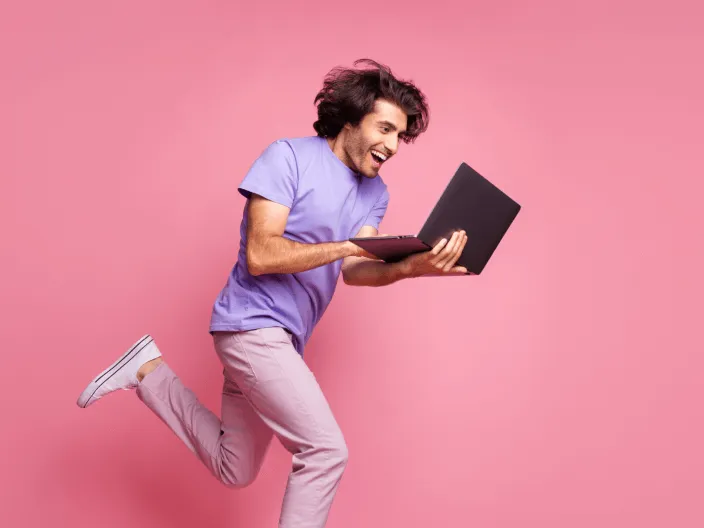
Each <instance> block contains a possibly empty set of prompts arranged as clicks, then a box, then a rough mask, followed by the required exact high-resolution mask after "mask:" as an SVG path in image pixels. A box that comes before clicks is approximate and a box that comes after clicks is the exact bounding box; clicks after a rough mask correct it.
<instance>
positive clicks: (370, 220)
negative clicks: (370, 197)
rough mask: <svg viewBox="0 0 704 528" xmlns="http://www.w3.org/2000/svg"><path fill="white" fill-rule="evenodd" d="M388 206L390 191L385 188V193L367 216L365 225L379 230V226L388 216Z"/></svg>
mask: <svg viewBox="0 0 704 528" xmlns="http://www.w3.org/2000/svg"><path fill="white" fill-rule="evenodd" d="M388 206H389V191H388V190H387V189H386V188H384V192H383V193H381V196H379V199H378V200H377V201H376V203H375V204H374V207H372V210H371V211H370V213H369V215H368V216H367V219H366V220H365V221H364V225H365V226H371V227H373V228H374V229H379V224H381V221H382V220H383V218H384V215H385V214H386V209H387V207H388Z"/></svg>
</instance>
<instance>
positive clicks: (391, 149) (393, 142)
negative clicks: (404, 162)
mask: <svg viewBox="0 0 704 528" xmlns="http://www.w3.org/2000/svg"><path fill="white" fill-rule="evenodd" d="M384 148H385V149H386V151H387V152H388V153H389V154H390V155H392V156H393V155H394V154H396V151H397V150H398V136H393V137H391V138H388V139H387V140H386V141H385V142H384Z"/></svg>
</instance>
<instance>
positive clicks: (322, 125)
mask: <svg viewBox="0 0 704 528" xmlns="http://www.w3.org/2000/svg"><path fill="white" fill-rule="evenodd" d="M360 63H364V64H366V65H368V66H371V67H370V68H365V69H351V68H344V67H340V66H338V67H336V68H333V69H332V70H330V72H329V73H328V74H327V75H326V76H325V80H324V81H323V88H322V89H321V90H320V91H319V92H318V94H317V95H316V96H315V102H314V104H316V105H317V107H318V120H317V121H316V122H315V123H313V128H314V129H315V131H316V132H317V133H318V136H320V137H332V138H334V137H336V136H337V135H338V134H339V133H340V131H341V130H342V128H343V127H344V126H345V124H346V123H350V124H351V125H352V126H357V125H358V124H359V122H360V121H361V120H362V118H363V117H364V116H365V115H367V114H369V113H370V112H372V111H373V109H374V102H375V101H376V100H377V99H384V100H387V101H389V102H391V103H394V104H396V105H398V106H399V107H400V108H401V109H402V110H403V111H404V112H405V113H406V115H407V116H408V125H407V130H406V132H405V133H403V134H401V135H400V136H399V138H400V139H401V141H403V142H404V143H412V142H413V141H415V139H416V138H417V137H418V136H419V135H420V134H421V133H423V132H425V131H426V130H427V128H428V120H429V109H428V104H427V102H426V98H425V95H423V93H422V92H421V91H420V90H419V89H418V88H416V87H415V86H414V85H413V84H412V83H411V82H408V81H403V80H400V79H397V78H396V77H394V76H393V75H392V73H391V70H390V69H389V68H388V67H387V66H384V65H383V64H379V63H378V62H376V61H373V60H371V59H359V60H357V61H355V62H354V66H357V65H358V64H360Z"/></svg>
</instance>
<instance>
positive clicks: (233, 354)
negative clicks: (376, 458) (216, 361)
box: [216, 328, 347, 528]
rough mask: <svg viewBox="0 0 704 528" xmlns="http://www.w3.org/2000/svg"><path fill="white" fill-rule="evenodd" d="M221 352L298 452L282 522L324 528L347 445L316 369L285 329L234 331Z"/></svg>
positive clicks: (230, 371)
mask: <svg viewBox="0 0 704 528" xmlns="http://www.w3.org/2000/svg"><path fill="white" fill-rule="evenodd" d="M216 350H217V351H218V354H219V355H220V358H221V361H222V363H223V365H224V366H225V372H226V373H227V376H228V378H230V379H232V380H233V381H235V382H236V383H237V385H238V386H239V387H241V388H242V390H243V392H244V395H245V396H246V397H247V399H248V400H249V401H250V403H251V404H252V406H253V407H254V409H255V410H256V412H257V413H258V414H259V416H260V417H261V418H262V420H263V422H264V423H266V425H267V426H268V427H269V428H270V429H272V430H273V431H274V434H276V436H277V437H278V438H279V440H280V441H281V443H282V444H283V445H284V447H286V449H287V450H288V451H289V452H291V453H292V454H293V470H292V472H291V474H290V475H289V479H288V485H287V488H286V493H285V495H284V501H283V507H282V512H281V518H280V521H279V526H280V527H281V528H294V527H295V528H322V527H323V526H325V523H326V521H327V517H328V513H329V510H330V507H331V506H332V501H333V498H334V495H335V492H336V490H337V487H338V485H339V483H340V479H341V478H342V474H343V472H344V469H345V466H346V464H347V446H346V445H345V441H344V439H343V436H342V433H341V431H340V428H339V426H338V424H337V423H336V421H335V418H334V417H333V414H332V411H331V410H330V407H329V406H328V403H327V401H326V399H325V397H324V395H323V393H322V391H321V389H320V386H319V385H318V383H317V381H316V380H315V377H314V375H313V373H312V372H311V371H310V369H308V367H307V366H306V364H305V363H304V361H303V359H302V358H301V356H300V355H299V354H298V353H297V352H296V350H295V348H294V347H293V345H292V343H291V340H290V337H289V335H288V334H287V333H286V332H285V331H284V330H283V329H281V328H262V329H259V330H254V331H251V332H240V333H233V334H229V335H228V336H227V337H225V338H223V339H222V340H221V341H220V342H219V343H218V344H217V345H216Z"/></svg>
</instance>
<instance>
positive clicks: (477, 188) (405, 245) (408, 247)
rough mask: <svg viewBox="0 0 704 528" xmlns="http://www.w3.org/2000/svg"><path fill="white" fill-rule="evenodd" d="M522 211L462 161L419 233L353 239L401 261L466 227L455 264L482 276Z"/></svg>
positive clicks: (374, 252)
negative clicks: (462, 246)
mask: <svg viewBox="0 0 704 528" xmlns="http://www.w3.org/2000/svg"><path fill="white" fill-rule="evenodd" d="M520 210H521V206H520V205H519V204H518V203H516V202H515V201H514V200H513V199H511V198H510V197H509V196H508V195H507V194H506V193H504V192H503V191H501V190H500V189H499V188H498V187H496V186H495V185H494V184H492V183H491V182H490V181H489V180H487V179H486V178H485V177H484V176H482V175H481V174H479V173H478V172H477V171H475V170H474V169H473V168H471V167H470V166H469V165H467V164H466V163H464V162H462V163H461V164H460V166H459V168H458V169H457V171H456V172H455V175H454V176H453V177H452V179H451V180H450V183H449V184H448V185H447V187H446V188H445V191H444V192H443V193H442V196H440V199H439V200H438V202H437V203H436V204H435V207H434V208H433V210H432V212H431V213H430V216H428V218H427V220H426V221H425V224H423V227H422V228H421V230H420V231H419V232H418V234H417V235H400V236H377V237H364V238H351V239H350V240H351V241H352V242H354V243H355V244H357V245H358V246H360V247H361V248H363V249H364V250H366V251H368V252H369V253H371V254H372V255H375V256H376V257H378V258H380V259H381V260H383V261H385V262H398V261H400V260H402V259H404V258H405V257H407V256H408V255H412V254H414V253H420V252H423V251H429V250H431V249H432V248H433V247H435V245H436V244H437V243H438V242H440V240H442V239H443V238H446V239H448V240H449V238H450V237H451V236H452V233H453V232H454V231H460V230H464V231H465V232H466V233H467V243H466V244H465V247H464V250H463V251H462V255H461V256H460V258H459V259H458V261H457V264H455V265H456V266H463V267H465V268H467V275H479V274H480V273H481V272H482V271H483V270H484V267H485V266H486V264H487V262H489V259H490V258H491V256H492V255H493V254H494V251H495V250H496V248H497V247H498V245H499V243H500V242H501V240H502V239H503V237H504V235H505V234H506V232H507V231H508V229H509V227H510V226H511V224H512V223H513V221H514V219H515V218H516V216H517V215H518V212H519V211H520Z"/></svg>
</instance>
